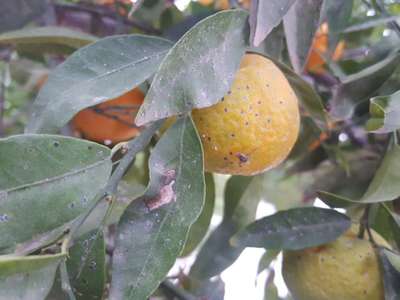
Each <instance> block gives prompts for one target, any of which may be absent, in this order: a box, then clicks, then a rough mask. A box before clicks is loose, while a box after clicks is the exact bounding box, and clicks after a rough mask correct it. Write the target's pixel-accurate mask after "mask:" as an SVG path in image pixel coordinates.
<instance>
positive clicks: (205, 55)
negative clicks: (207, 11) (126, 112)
mask: <svg viewBox="0 0 400 300" xmlns="http://www.w3.org/2000/svg"><path fill="white" fill-rule="evenodd" d="M247 16H248V14H247V12H245V11H243V10H226V11H222V12H219V13H216V14H214V15H212V16H210V17H208V18H205V19H204V20H202V21H200V22H199V23H197V24H196V25H195V26H194V27H192V28H191V29H190V30H189V31H188V32H187V33H186V34H185V35H184V36H183V37H182V38H180V39H179V41H178V42H177V43H176V44H175V45H174V47H173V48H172V49H171V50H170V51H169V53H168V54H167V56H166V57H165V58H164V60H163V62H162V63H161V66H160V68H159V70H158V72H157V74H156V76H155V78H154V80H153V82H152V85H151V87H150V90H149V91H148V93H147V95H146V98H145V101H144V103H143V105H142V106H141V108H140V110H139V113H138V115H137V116H136V124H137V125H138V126H141V125H143V124H146V123H148V122H151V121H155V120H159V119H163V118H167V117H170V116H173V115H178V114H181V113H184V112H189V111H191V110H192V109H193V108H202V107H207V106H211V105H213V104H215V103H217V102H218V101H219V99H221V98H222V97H223V96H224V95H225V94H226V93H227V92H228V90H229V88H230V86H231V84H232V82H233V79H234V76H235V73H236V70H237V69H238V68H239V65H240V59H241V58H242V56H243V54H244V52H245V48H246V46H247V40H248V34H247V31H248V28H247Z"/></svg>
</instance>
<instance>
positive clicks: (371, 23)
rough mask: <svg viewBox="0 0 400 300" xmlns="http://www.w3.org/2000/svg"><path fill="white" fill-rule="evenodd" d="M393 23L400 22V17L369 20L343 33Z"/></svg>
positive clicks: (349, 27) (352, 26)
mask: <svg viewBox="0 0 400 300" xmlns="http://www.w3.org/2000/svg"><path fill="white" fill-rule="evenodd" d="M392 21H397V22H399V21H400V17H399V16H390V17H378V18H368V19H367V20H365V21H362V22H360V23H356V24H353V25H351V26H348V27H347V28H346V29H345V30H344V31H343V32H344V33H351V32H357V31H362V30H367V29H370V28H373V27H377V26H382V25H385V24H387V23H389V22H392Z"/></svg>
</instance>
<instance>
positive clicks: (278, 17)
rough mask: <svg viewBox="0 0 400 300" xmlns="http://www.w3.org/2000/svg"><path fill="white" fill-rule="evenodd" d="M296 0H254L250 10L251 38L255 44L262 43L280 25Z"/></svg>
mask: <svg viewBox="0 0 400 300" xmlns="http://www.w3.org/2000/svg"><path fill="white" fill-rule="evenodd" d="M295 1H296V0H273V1H262V0H253V1H252V3H251V10H250V40H251V43H252V44H253V45H254V46H258V45H260V43H261V42H262V41H263V40H264V39H265V38H266V37H267V36H268V35H269V34H270V33H271V31H272V30H273V29H274V28H275V27H276V26H278V25H279V23H280V22H281V21H282V19H283V17H284V16H285V14H286V13H287V12H288V10H289V9H290V7H291V6H292V5H293V3H294V2H295Z"/></svg>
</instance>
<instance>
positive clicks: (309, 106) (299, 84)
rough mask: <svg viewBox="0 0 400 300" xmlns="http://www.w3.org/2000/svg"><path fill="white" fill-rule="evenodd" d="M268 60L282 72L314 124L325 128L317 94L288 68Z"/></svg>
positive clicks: (319, 98)
mask: <svg viewBox="0 0 400 300" xmlns="http://www.w3.org/2000/svg"><path fill="white" fill-rule="evenodd" d="M269 59H271V60H272V61H273V62H274V63H275V65H277V66H278V67H279V69H280V70H281V71H282V72H283V74H284V75H285V77H286V79H287V80H288V81H289V83H290V86H291V87H292V88H293V90H294V92H295V93H296V95H297V97H298V98H299V100H300V103H301V104H302V105H303V106H304V108H305V110H306V111H307V112H308V113H309V114H310V116H311V117H312V119H313V120H314V122H316V124H317V125H318V126H319V127H320V128H322V129H324V128H326V127H327V125H326V122H327V117H328V116H327V113H326V110H325V108H324V105H323V104H322V99H321V97H320V96H319V94H318V93H317V92H316V91H315V90H314V89H313V88H312V87H311V85H310V84H309V83H307V82H306V81H305V80H304V79H303V78H302V77H301V76H299V75H297V74H296V73H295V72H293V71H292V69H290V68H289V67H288V66H286V65H285V64H283V63H281V62H279V61H278V60H276V59H273V58H271V57H269Z"/></svg>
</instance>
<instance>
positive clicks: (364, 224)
mask: <svg viewBox="0 0 400 300" xmlns="http://www.w3.org/2000/svg"><path fill="white" fill-rule="evenodd" d="M370 211H371V204H367V205H366V206H365V209H364V213H363V215H362V217H361V219H360V230H359V232H358V238H360V239H363V238H364V233H365V231H367V234H368V239H369V241H370V242H371V244H372V245H373V246H374V247H377V246H378V245H377V244H376V242H375V240H374V237H373V236H372V232H371V227H370V224H369V214H370Z"/></svg>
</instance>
